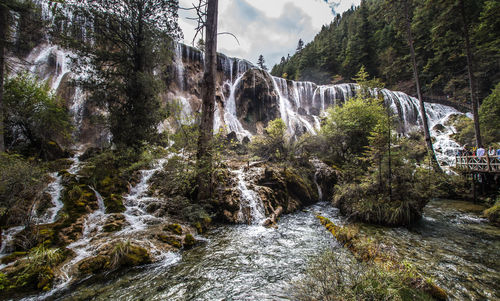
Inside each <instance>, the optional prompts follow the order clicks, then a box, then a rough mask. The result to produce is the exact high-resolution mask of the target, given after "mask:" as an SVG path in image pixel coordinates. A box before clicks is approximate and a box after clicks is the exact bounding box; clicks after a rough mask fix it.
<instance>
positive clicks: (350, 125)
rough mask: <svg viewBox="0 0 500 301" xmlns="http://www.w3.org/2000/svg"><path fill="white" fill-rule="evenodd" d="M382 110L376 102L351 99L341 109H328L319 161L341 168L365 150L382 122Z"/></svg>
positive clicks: (383, 114) (358, 98)
mask: <svg viewBox="0 0 500 301" xmlns="http://www.w3.org/2000/svg"><path fill="white" fill-rule="evenodd" d="M384 116H385V110H384V108H383V106H382V104H381V103H380V101H379V100H377V99H373V98H367V99H363V98H361V97H359V96H358V97H354V98H351V99H349V100H347V102H346V103H345V104H344V105H343V106H336V107H333V108H330V109H328V111H327V118H326V120H325V122H324V125H323V126H322V128H321V132H320V135H321V136H322V137H324V139H325V144H326V145H324V147H325V148H326V149H324V150H322V151H321V150H320V151H319V153H320V155H321V157H323V158H324V159H326V160H327V161H329V162H334V163H336V164H343V162H345V160H348V159H349V158H352V156H354V155H356V154H360V153H362V152H363V151H365V150H366V147H367V146H368V143H369V137H370V134H371V133H372V132H373V131H374V130H375V127H376V126H377V124H378V123H379V122H380V121H381V120H384Z"/></svg>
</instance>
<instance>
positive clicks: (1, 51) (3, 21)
mask: <svg viewBox="0 0 500 301" xmlns="http://www.w3.org/2000/svg"><path fill="white" fill-rule="evenodd" d="M7 14H8V10H7V8H6V7H5V6H3V5H0V153H3V152H5V141H4V123H3V120H4V112H3V82H4V70H5V44H6V40H7Z"/></svg>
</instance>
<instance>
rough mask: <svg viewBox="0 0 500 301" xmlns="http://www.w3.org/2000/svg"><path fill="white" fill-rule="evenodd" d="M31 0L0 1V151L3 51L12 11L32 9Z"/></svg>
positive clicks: (0, 145) (0, 140)
mask: <svg viewBox="0 0 500 301" xmlns="http://www.w3.org/2000/svg"><path fill="white" fill-rule="evenodd" d="M32 7H33V6H32V3H31V1H24V0H2V1H0V153H3V152H4V151H5V141H4V112H3V93H4V77H5V52H6V50H7V48H8V47H9V46H11V45H12V44H11V38H10V33H9V30H10V25H11V22H12V21H13V20H14V16H13V13H19V12H23V11H27V10H29V9H32Z"/></svg>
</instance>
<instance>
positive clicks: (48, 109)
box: [4, 74, 72, 159]
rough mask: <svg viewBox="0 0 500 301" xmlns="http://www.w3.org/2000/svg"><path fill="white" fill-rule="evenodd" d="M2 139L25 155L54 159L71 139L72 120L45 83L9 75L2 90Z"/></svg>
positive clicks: (26, 77) (62, 153) (25, 76)
mask: <svg viewBox="0 0 500 301" xmlns="http://www.w3.org/2000/svg"><path fill="white" fill-rule="evenodd" d="M4 114H5V115H4V116H5V140H6V145H7V146H8V148H11V149H12V148H15V149H18V150H20V151H21V152H22V153H24V154H35V155H40V156H41V157H42V158H44V159H57V158H60V157H62V156H64V155H65V153H64V151H63V150H62V148H61V146H66V145H69V143H70V142H71V130H72V126H71V121H70V116H69V114H68V111H67V109H66V108H65V106H64V104H63V103H62V102H61V101H60V100H59V99H58V98H57V97H56V96H55V95H54V94H52V93H51V92H50V87H49V86H48V85H47V84H46V83H40V82H38V81H37V80H36V79H35V78H33V77H31V76H29V75H27V74H22V75H19V76H17V77H13V78H8V79H7V81H6V82H5V92H4Z"/></svg>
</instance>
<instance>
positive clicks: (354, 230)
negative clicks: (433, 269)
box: [316, 215, 447, 300]
mask: <svg viewBox="0 0 500 301" xmlns="http://www.w3.org/2000/svg"><path fill="white" fill-rule="evenodd" d="M316 217H317V218H318V219H319V221H320V223H321V224H322V225H323V226H325V228H326V229H328V231H330V233H332V234H333V236H335V238H336V239H337V241H338V242H340V243H341V244H342V245H343V246H344V247H346V248H348V249H349V251H351V253H352V254H353V255H354V257H355V258H356V259H358V260H359V261H362V262H366V263H369V264H375V265H376V266H377V268H379V269H382V270H384V271H385V272H386V273H387V274H388V275H389V274H391V273H392V274H394V275H396V274H397V275H398V276H397V277H398V280H397V281H396V282H404V283H405V285H408V286H409V287H411V288H412V289H411V290H410V291H408V294H409V295H410V296H413V295H414V293H413V290H414V289H416V290H420V291H421V292H423V293H425V294H427V295H429V296H431V297H432V298H434V299H437V300H446V299H447V293H446V291H445V290H443V289H442V288H440V287H439V286H437V285H436V284H435V283H434V282H433V281H431V280H424V278H423V276H422V275H420V274H419V273H418V272H417V271H416V270H415V269H414V268H413V267H412V266H411V265H410V264H407V263H405V262H403V263H400V262H396V261H395V260H394V259H393V258H392V257H391V256H389V255H387V254H385V253H383V252H380V251H379V247H378V245H377V244H376V243H375V242H374V241H373V240H372V239H370V238H367V237H364V236H361V235H360V234H359V229H358V227H357V226H356V225H349V226H344V227H340V226H337V225H335V224H334V223H333V222H332V221H331V220H330V219H328V218H326V217H323V216H320V215H317V216H316ZM400 278H401V279H400ZM403 300H406V299H404V298H403ZM407 300H413V299H412V297H410V298H409V299H407Z"/></svg>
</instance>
